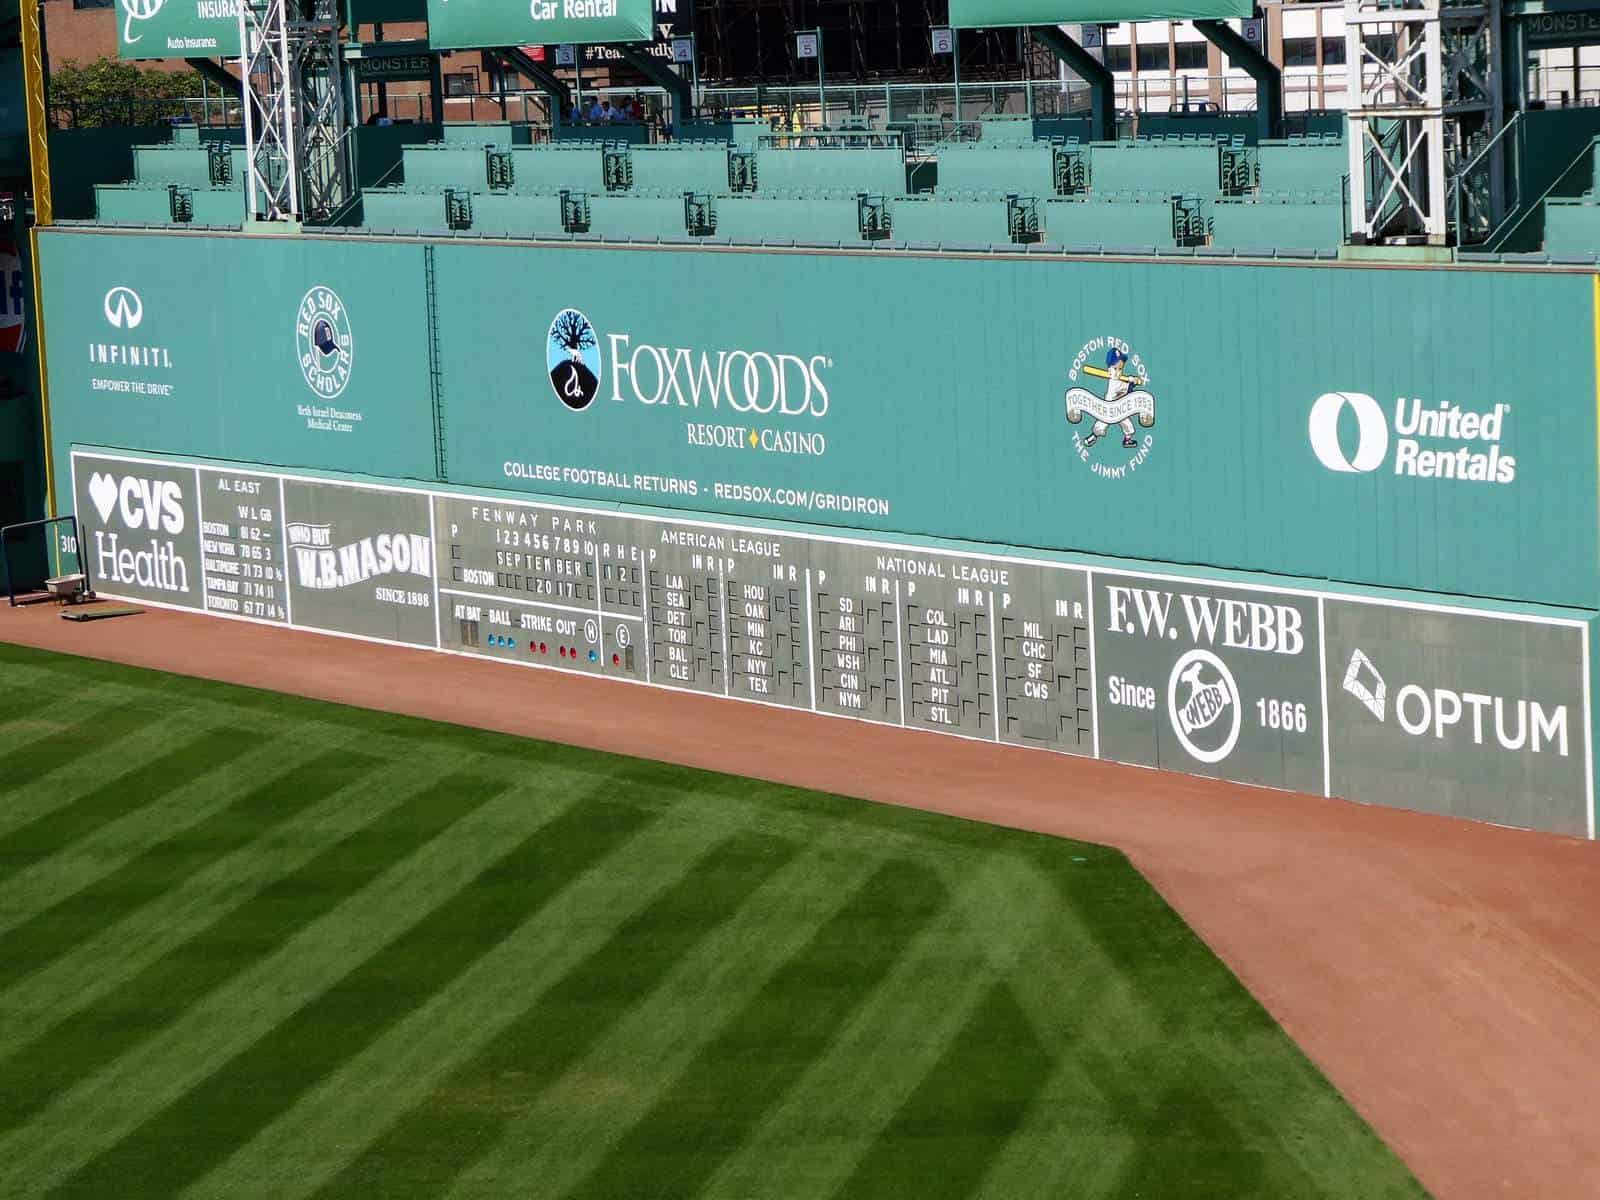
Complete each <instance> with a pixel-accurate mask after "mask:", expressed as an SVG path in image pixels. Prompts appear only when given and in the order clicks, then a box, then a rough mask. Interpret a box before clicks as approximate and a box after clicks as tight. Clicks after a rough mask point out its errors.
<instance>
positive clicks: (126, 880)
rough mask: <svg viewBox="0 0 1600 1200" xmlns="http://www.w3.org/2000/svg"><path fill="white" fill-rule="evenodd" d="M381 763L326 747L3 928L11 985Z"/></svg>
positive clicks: (2, 958) (2, 955)
mask: <svg viewBox="0 0 1600 1200" xmlns="http://www.w3.org/2000/svg"><path fill="white" fill-rule="evenodd" d="M382 765H383V764H382V763H381V762H380V761H379V760H378V759H375V758H370V757H368V756H367V755H364V754H359V753H356V752H354V751H351V750H347V749H333V750H326V751H324V752H323V753H321V754H319V755H317V756H316V757H314V758H311V759H308V760H306V761H303V762H300V763H298V764H296V765H295V766H292V767H290V768H289V769H288V770H287V771H285V772H283V773H282V774H281V775H278V776H277V777H276V778H273V779H270V780H268V781H267V782H266V783H262V784H258V785H257V786H256V787H255V788H254V789H252V790H250V791H248V792H246V793H245V794H244V795H242V796H240V797H239V798H238V799H237V800H235V801H234V802H233V803H232V804H229V805H227V806H226V807H224V808H222V809H220V810H219V811H217V812H215V813H212V814H211V815H210V816H209V817H206V818H205V819H203V820H201V821H199V822H198V823H196V824H194V825H191V826H189V827H188V828H186V829H182V830H179V831H178V832H177V833H174V834H173V835H172V836H171V837H170V838H166V839H165V840H163V841H160V842H158V843H156V844H155V845H153V846H151V847H149V848H148V849H147V850H145V851H144V852H143V853H141V854H138V855H136V856H134V857H133V858H132V859H130V860H129V861H128V862H126V863H124V864H123V865H122V866H121V867H119V868H117V869H116V870H114V871H112V872H110V873H109V874H108V875H105V876H103V877H101V878H100V879H97V880H96V881H95V882H93V883H91V884H89V885H88V886H87V887H84V888H82V889H81V890H79V891H77V892H74V893H73V894H72V895H70V896H67V897H66V898H64V899H63V900H61V901H59V902H58V903H56V904H54V905H52V906H51V907H49V908H47V909H45V910H44V911H42V912H40V913H37V914H35V915H34V916H33V917H31V918H29V919H28V920H26V921H23V922H22V923H20V924H18V925H15V926H13V927H12V928H11V929H8V930H6V931H5V932H4V933H0V962H3V963H5V964H6V967H7V975H8V977H9V979H10V980H11V981H12V982H15V981H17V980H20V979H22V978H23V977H25V976H26V975H28V974H30V973H31V972H33V971H37V970H39V969H40V968H41V967H44V966H46V965H48V964H49V963H51V962H54V961H55V960H57V959H59V958H61V957H62V956H63V955H65V954H67V953H69V952H70V951H71V950H72V949H73V948H75V947H76V946H77V945H78V944H79V943H81V942H83V941H84V940H85V939H87V938H88V937H89V936H90V935H92V934H94V933H95V932H97V931H98V930H99V929H101V928H102V927H103V926H105V925H106V924H107V923H108V922H110V921H125V920H127V919H128V918H129V917H130V916H131V915H132V914H134V913H135V912H137V910H138V909H139V908H140V907H142V906H143V905H146V904H148V903H150V902H151V901H152V900H154V899H155V898H156V897H158V896H160V895H162V894H163V893H164V892H166V891H168V890H170V889H171V888H173V887H175V886H176V885H177V884H179V883H180V882H182V881H183V880H185V879H187V878H188V877H189V876H191V875H193V874H195V873H196V872H198V871H200V870H202V869H204V868H205V867H206V866H207V865H208V864H209V863H211V862H212V861H214V860H215V859H217V858H219V857H221V856H222V855H224V854H228V853H230V852H231V851H234V850H237V849H239V848H240V847H242V846H246V845H248V844H249V843H250V842H252V841H254V840H255V839H256V838H259V837H260V836H261V835H262V834H263V833H265V832H266V831H267V830H269V829H272V828H274V827H275V826H278V825H281V824H283V823H284V822H285V821H287V820H289V818H290V817H292V816H294V815H295V814H296V813H298V812H300V811H301V810H302V809H305V808H307V807H309V806H310V805H312V804H314V803H316V802H317V801H318V800H320V799H322V798H324V797H326V796H328V795H330V794H332V793H334V792H338V791H341V790H343V789H344V788H346V787H348V786H350V785H351V784H353V783H356V782H357V781H359V780H360V779H361V778H362V777H363V776H365V775H367V774H368V773H370V772H372V771H375V770H377V769H379V768H380V767H381V766H382Z"/></svg>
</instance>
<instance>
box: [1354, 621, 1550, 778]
mask: <svg viewBox="0 0 1600 1200" xmlns="http://www.w3.org/2000/svg"><path fill="white" fill-rule="evenodd" d="M1343 690H1344V692H1345V694H1346V695H1349V696H1352V697H1354V698H1355V700H1356V701H1357V702H1358V703H1359V704H1360V705H1361V707H1363V708H1365V709H1366V710H1367V712H1369V713H1371V714H1372V716H1373V718H1374V719H1376V720H1377V721H1378V723H1379V724H1387V718H1388V715H1389V714H1390V712H1392V713H1393V714H1394V720H1395V724H1397V725H1399V726H1400V728H1401V729H1402V730H1403V731H1404V732H1405V733H1406V734H1407V735H1409V736H1411V737H1429V738H1432V739H1433V740H1435V741H1440V742H1443V741H1447V740H1459V739H1460V738H1461V737H1463V736H1464V735H1467V734H1468V731H1469V730H1470V737H1471V739H1472V744H1473V745H1474V746H1484V745H1489V744H1490V742H1489V741H1488V740H1487V739H1488V738H1490V737H1492V738H1493V739H1494V741H1493V744H1495V745H1498V746H1499V747H1500V749H1502V750H1506V751H1520V750H1526V751H1527V752H1528V753H1530V754H1540V753H1543V752H1545V751H1548V750H1551V749H1554V751H1555V752H1556V754H1557V755H1559V756H1560V757H1561V758H1566V757H1567V748H1568V746H1567V742H1568V738H1567V706H1566V705H1565V704H1556V705H1553V706H1551V707H1550V708H1548V709H1546V708H1545V706H1544V705H1542V704H1540V703H1539V702H1538V701H1537V700H1531V699H1525V698H1524V699H1518V700H1515V701H1513V700H1510V699H1507V698H1506V697H1503V696H1491V695H1489V694H1487V693H1485V692H1458V691H1456V690H1455V689H1454V688H1445V687H1435V688H1424V687H1421V686H1419V685H1418V684H1415V683H1407V684H1404V685H1403V686H1401V687H1400V688H1398V689H1396V690H1395V692H1394V704H1393V705H1392V706H1391V705H1390V704H1389V684H1388V681H1387V680H1385V679H1384V677H1383V675H1382V673H1381V672H1380V671H1379V670H1378V668H1377V667H1376V666H1375V665H1374V664H1373V661H1372V659H1371V658H1370V657H1368V655H1367V653H1366V652H1365V651H1364V650H1362V649H1360V648H1359V647H1358V648H1357V649H1355V650H1354V651H1353V652H1352V653H1351V655H1350V662H1349V663H1348V664H1347V665H1346V667H1345V671H1344V683H1343ZM1458 730H1459V732H1458Z"/></svg>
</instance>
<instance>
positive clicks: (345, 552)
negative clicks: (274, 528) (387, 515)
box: [284, 521, 433, 591]
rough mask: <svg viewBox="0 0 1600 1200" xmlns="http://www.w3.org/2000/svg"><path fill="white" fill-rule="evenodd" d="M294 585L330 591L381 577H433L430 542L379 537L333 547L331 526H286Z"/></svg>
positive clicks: (413, 536) (408, 536) (414, 536)
mask: <svg viewBox="0 0 1600 1200" xmlns="http://www.w3.org/2000/svg"><path fill="white" fill-rule="evenodd" d="M284 532H285V535H286V537H287V538H288V542H289V554H290V557H292V558H293V559H294V566H295V582H296V583H298V584H299V585H300V586H301V587H303V588H312V589H315V590H320V591H335V590H337V589H339V588H347V587H351V586H352V585H354V584H358V583H365V582H366V581H367V580H369V579H376V578H377V577H379V576H381V575H420V576H422V577H423V578H424V579H431V578H432V577H433V540H432V539H431V538H429V537H428V536H427V535H426V534H421V533H379V534H374V535H372V536H370V537H364V538H361V539H360V540H359V541H354V542H348V543H346V544H345V545H343V546H335V545H334V540H333V527H332V526H331V525H312V524H308V523H306V522H303V521H296V522H291V523H290V524H289V525H288V526H287V528H286V529H285V531H284Z"/></svg>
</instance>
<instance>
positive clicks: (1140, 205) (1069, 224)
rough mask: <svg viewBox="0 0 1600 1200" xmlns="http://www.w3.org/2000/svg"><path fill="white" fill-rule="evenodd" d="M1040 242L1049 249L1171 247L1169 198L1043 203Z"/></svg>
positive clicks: (1098, 197)
mask: <svg viewBox="0 0 1600 1200" xmlns="http://www.w3.org/2000/svg"><path fill="white" fill-rule="evenodd" d="M1040 207H1041V208H1042V209H1043V211H1044V215H1043V216H1042V217H1041V224H1042V225H1043V227H1044V238H1043V240H1044V241H1045V243H1047V244H1048V245H1052V246H1105V247H1112V246H1127V247H1133V246H1171V245H1174V241H1173V237H1172V201H1171V198H1170V197H1164V196H1156V195H1153V194H1151V193H1144V194H1143V195H1142V196H1141V195H1140V194H1137V193H1131V192H1124V193H1118V194H1114V195H1110V196H1107V195H1102V194H1098V193H1097V194H1096V195H1095V196H1093V197H1090V198H1087V199H1082V200H1076V199H1052V200H1046V201H1045V202H1044V203H1043V204H1042V205H1040Z"/></svg>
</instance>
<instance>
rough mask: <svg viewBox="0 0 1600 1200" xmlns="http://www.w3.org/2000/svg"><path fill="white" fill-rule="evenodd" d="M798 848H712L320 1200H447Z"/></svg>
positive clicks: (747, 837) (737, 842)
mask: <svg viewBox="0 0 1600 1200" xmlns="http://www.w3.org/2000/svg"><path fill="white" fill-rule="evenodd" d="M799 849H800V847H799V845H798V844H797V843H795V842H793V841H790V840H787V839H779V838H773V837H767V836H764V835H761V834H753V833H748V834H735V835H733V836H732V837H730V838H728V839H727V840H726V841H723V842H721V843H720V844H718V845H715V846H713V847H712V848H711V849H710V850H709V851H708V852H707V853H706V854H705V855H703V856H702V857H701V858H700V859H699V860H698V861H697V862H695V863H693V864H692V865H690V867H689V869H688V871H687V873H686V874H685V875H684V876H683V877H682V878H681V879H680V880H679V881H678V882H677V883H676V884H674V885H673V886H672V887H670V888H668V889H667V890H666V891H665V892H664V893H662V894H661V895H660V896H658V897H657V898H656V899H655V901H654V902H653V903H652V904H651V905H650V906H649V907H648V908H646V909H645V910H644V911H642V912H639V913H637V914H635V915H634V916H632V917H630V918H629V919H628V920H626V921H624V922H623V924H622V925H621V926H620V927H619V928H618V929H617V931H616V932H615V933H614V934H613V935H612V937H611V939H610V940H609V941H608V942H606V943H605V944H604V945H603V946H601V947H599V948H598V949H597V950H595V952H594V953H593V954H591V955H590V956H589V957H588V958H587V959H585V960H584V961H582V962H580V963H579V964H577V966H576V967H574V968H573V970H572V971H570V972H569V973H568V974H567V975H566V976H565V977H564V978H562V979H561V980H559V981H558V982H557V983H556V984H555V985H554V986H552V987H551V988H549V989H548V990H547V991H545V992H543V993H542V994H540V995H538V996H536V997H533V999H532V1002H531V1003H530V1005H529V1007H528V1008H527V1009H526V1010H525V1011H524V1012H523V1013H522V1014H521V1016H519V1017H518V1018H517V1019H516V1020H515V1021H513V1022H512V1023H511V1025H510V1026H508V1027H507V1028H506V1029H505V1030H504V1031H502V1032H501V1033H500V1035H499V1036H497V1037H496V1038H495V1039H494V1040H493V1041H491V1042H490V1043H489V1044H488V1045H487V1046H485V1047H483V1049H481V1050H480V1051H479V1052H478V1053H477V1054H476V1055H475V1056H474V1057H473V1058H472V1059H471V1060H470V1061H469V1062H467V1063H466V1064H465V1065H463V1066H462V1067H461V1069H459V1070H458V1071H456V1072H454V1073H453V1074H452V1075H451V1076H450V1077H449V1078H447V1079H446V1080H445V1081H444V1082H443V1083H441V1084H440V1085H439V1086H438V1087H437V1088H435V1089H434V1090H433V1092H432V1093H430V1094H429V1095H428V1096H427V1097H426V1098H425V1099H424V1100H423V1101H422V1102H421V1103H420V1104H418V1105H417V1106H416V1107H415V1108H414V1109H413V1110H412V1111H411V1112H410V1113H408V1114H406V1116H405V1117H403V1118H402V1119H401V1120H399V1121H398V1122H396V1123H395V1124H394V1125H393V1126H392V1127H391V1128H390V1129H389V1130H388V1131H387V1132H386V1133H385V1134H384V1136H382V1137H381V1138H379V1139H378V1140H377V1141H376V1142H374V1143H373V1144H372V1145H371V1146H369V1147H368V1148H367V1150H366V1152H365V1153H364V1154H362V1155H361V1157H360V1158H358V1159H356V1160H355V1161H354V1162H352V1163H351V1164H350V1166H349V1167H348V1168H347V1169H346V1170H344V1171H343V1172H341V1173H340V1174H339V1175H338V1176H336V1177H335V1178H333V1179H332V1180H330V1181H329V1182H328V1184H327V1185H326V1186H325V1187H323V1188H322V1189H321V1190H320V1191H319V1192H318V1193H317V1196H318V1197H319V1198H320V1200H341V1198H342V1197H346V1196H358V1195H359V1196H373V1195H376V1196H389V1195H423V1196H436V1195H442V1194H443V1193H444V1191H445V1190H446V1189H447V1188H448V1187H449V1186H450V1184H451V1183H452V1182H453V1181H454V1180H455V1178H456V1177H457V1176H458V1175H459V1174H460V1173H461V1172H462V1171H463V1170H465V1169H466V1168H467V1167H468V1166H469V1165H471V1164H472V1163H473V1162H474V1161H476V1160H477V1159H478V1158H479V1157H480V1156H481V1155H482V1154H483V1153H484V1152H485V1151H487V1150H489V1149H490V1148H492V1147H493V1146H494V1145H495V1144H496V1143H497V1142H498V1141H499V1139H500V1138H501V1136H502V1135H503V1134H504V1132H505V1130H506V1128H507V1127H508V1126H509V1125H511V1124H512V1123H513V1122H515V1121H517V1120H519V1119H520V1118H521V1117H523V1116H524V1115H525V1114H526V1113H527V1112H528V1111H529V1110H530V1109H531V1108H532V1107H533V1105H534V1104H535V1103H536V1102H537V1101H538V1099H539V1097H540V1095H541V1094H542V1093H543V1092H544V1090H545V1089H547V1088H548V1087H549V1086H550V1085H551V1084H553V1083H554V1082H555V1081H556V1080H557V1079H558V1078H559V1077H560V1076H561V1074H562V1073H563V1072H564V1071H565V1070H567V1068H569V1067H570V1066H571V1065H572V1064H573V1063H575V1062H577V1061H578V1060H580V1059H581V1058H582V1057H583V1056H584V1055H585V1054H587V1053H588V1052H589V1049H590V1048H591V1047H592V1046H593V1045H594V1044H595V1043H597V1042H598V1041H599V1040H600V1039H601V1038H602V1037H604V1036H605V1035H606V1034H607V1033H608V1032H609V1031H610V1030H611V1029H613V1028H614V1027H615V1026H616V1025H617V1023H618V1022H619V1021H621V1020H622V1019H623V1018H624V1017H625V1016H626V1015H627V1014H628V1012H629V1011H630V1010H631V1009H632V1008H634V1007H635V1006H636V1005H640V1004H648V1003H649V1001H650V996H651V993H652V992H653V991H654V990H655V989H656V988H657V987H658V986H659V985H660V983H661V981H662V980H663V979H664V978H665V977H666V976H667V975H668V974H669V973H670V972H671V971H672V969H673V968H674V967H675V966H676V965H677V963H678V961H679V959H681V958H682V957H683V956H685V955H687V954H690V953H692V952H693V951H694V949H695V947H696V946H697V945H699V944H700V943H702V942H704V941H705V940H706V939H707V938H709V937H710V936H711V935H712V934H714V933H715V932H716V931H717V930H718V929H719V928H720V927H721V925H722V924H723V922H725V921H727V920H729V919H730V918H732V917H733V916H735V915H736V914H737V913H738V912H739V910H740V908H741V907H742V906H743V905H744V903H745V902H746V901H747V900H748V899H749V898H750V896H751V895H752V894H753V893H755V892H756V891H757V890H758V889H759V888H760V887H761V886H762V885H763V884H764V883H766V881H767V880H768V879H770V878H771V877H772V876H773V875H774V874H776V873H777V872H778V871H779V870H781V869H782V867H783V866H784V865H785V864H786V863H788V862H789V861H790V860H792V859H793V858H794V857H795V855H796V854H797V853H798V852H799Z"/></svg>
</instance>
